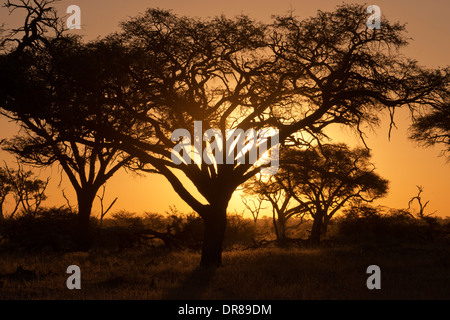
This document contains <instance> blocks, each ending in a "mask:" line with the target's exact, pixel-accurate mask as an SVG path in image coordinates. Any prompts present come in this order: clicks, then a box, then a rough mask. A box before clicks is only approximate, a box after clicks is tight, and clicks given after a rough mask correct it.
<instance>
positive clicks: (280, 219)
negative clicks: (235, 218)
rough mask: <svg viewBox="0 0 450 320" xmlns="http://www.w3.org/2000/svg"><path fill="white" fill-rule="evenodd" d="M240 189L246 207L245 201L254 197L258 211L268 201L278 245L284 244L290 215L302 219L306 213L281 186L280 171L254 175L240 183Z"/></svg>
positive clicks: (249, 200) (250, 200)
mask: <svg viewBox="0 0 450 320" xmlns="http://www.w3.org/2000/svg"><path fill="white" fill-rule="evenodd" d="M281 170H283V168H281ZM242 190H243V193H244V196H243V201H244V204H245V205H246V207H247V208H249V205H247V204H246V203H247V202H252V201H253V199H255V198H256V203H258V205H257V206H255V207H256V209H257V212H258V213H259V211H260V209H261V207H262V206H263V204H264V203H269V205H270V206H271V207H272V222H273V226H274V230H275V235H276V237H277V241H278V243H279V244H280V245H284V244H285V243H286V240H287V233H286V231H287V230H286V229H287V226H286V225H287V222H288V220H289V219H290V218H292V217H300V218H301V221H302V220H303V217H304V216H305V215H306V214H307V213H308V211H307V210H306V208H305V207H304V206H303V205H301V204H299V203H298V202H297V201H296V200H295V197H294V196H293V194H292V193H291V192H288V190H286V189H285V188H284V187H283V184H282V183H281V182H280V171H279V172H278V173H277V174H276V175H274V176H270V177H262V176H261V175H258V176H254V177H252V178H251V179H249V180H248V181H246V182H245V183H244V184H243V185H242ZM244 199H245V200H244ZM255 221H256V219H255Z"/></svg>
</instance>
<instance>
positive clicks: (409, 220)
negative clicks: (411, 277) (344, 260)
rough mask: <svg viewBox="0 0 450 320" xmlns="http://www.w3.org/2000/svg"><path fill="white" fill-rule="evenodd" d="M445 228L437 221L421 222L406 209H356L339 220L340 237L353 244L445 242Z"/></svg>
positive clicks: (431, 219) (427, 218)
mask: <svg viewBox="0 0 450 320" xmlns="http://www.w3.org/2000/svg"><path fill="white" fill-rule="evenodd" d="M445 228H447V227H446V225H445V224H442V223H439V221H438V219H437V218H433V217H426V218H423V219H418V218H415V217H413V216H412V215H411V214H410V213H409V212H408V211H405V210H391V211H389V212H388V213H383V212H382V210H381V209H377V208H373V207H368V206H362V207H353V208H350V209H349V210H347V211H346V212H345V215H344V216H343V217H342V218H341V219H340V220H339V227H338V233H337V237H338V238H341V239H343V240H347V241H351V242H357V243H358V242H375V243H381V242H384V243H387V242H389V243H399V242H405V243H408V242H423V241H428V240H438V239H442V238H443V237H444V236H445V235H446V234H448V232H445Z"/></svg>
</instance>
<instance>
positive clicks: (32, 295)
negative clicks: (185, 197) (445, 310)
mask: <svg viewBox="0 0 450 320" xmlns="http://www.w3.org/2000/svg"><path fill="white" fill-rule="evenodd" d="M199 260H200V254H199V252H193V251H188V250H182V251H167V250H163V249H139V250H138V249H134V250H127V251H121V252H112V253H107V252H89V253H77V252H75V253H66V254H64V255H58V254H56V253H46V254H44V253H39V254H30V253H29V254H23V253H1V260H0V275H1V276H0V299H27V300H29V299H58V300H59V299H89V300H91V299H127V300H128V299H133V300H135V299H257V300H260V299H283V300H287V299H295V300H299V299H450V274H449V272H450V251H449V249H448V248H447V247H443V246H438V245H433V246H432V245H426V246H418V245H416V246H410V247H406V246H403V247H396V248H392V247H391V248H370V247H349V246H334V247H325V246H322V247H315V248H289V249H281V248H262V249H249V250H232V251H227V252H225V253H224V258H223V261H224V266H223V267H221V268H218V269H217V270H215V271H208V270H202V269H200V268H198V263H199ZM73 264H75V265H78V266H79V267H80V268H81V283H82V284H81V290H69V289H67V287H66V279H67V277H68V276H69V274H66V269H67V267H68V266H69V265H73ZM373 264H375V265H378V266H379V267H380V268H381V290H369V289H367V287H366V280H367V278H368V276H369V275H368V274H366V269H367V267H368V266H369V265H373ZM18 266H22V267H23V268H24V269H27V270H32V271H33V272H31V273H30V274H28V275H27V276H25V275H23V276H22V275H21V274H18V273H17V272H16V269H17V267H18Z"/></svg>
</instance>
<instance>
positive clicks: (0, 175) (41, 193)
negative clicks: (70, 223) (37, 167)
mask: <svg viewBox="0 0 450 320" xmlns="http://www.w3.org/2000/svg"><path fill="white" fill-rule="evenodd" d="M49 180H50V178H47V179H46V180H45V181H44V180H41V179H38V178H37V177H35V176H34V174H33V172H32V171H29V170H28V171H27V170H25V169H24V168H23V166H22V165H21V164H20V163H19V162H18V168H17V169H16V170H14V169H11V168H9V167H8V166H7V165H5V167H4V168H0V219H4V218H6V215H5V211H4V205H5V203H6V200H7V197H8V196H10V197H11V198H12V199H13V200H14V205H12V210H11V211H10V212H8V215H7V216H8V218H11V219H12V218H14V216H15V214H16V213H17V212H18V210H19V208H22V212H23V213H24V214H28V215H35V214H36V213H37V212H38V210H39V208H40V206H41V204H42V201H44V200H45V199H47V196H46V195H45V190H46V188H47V185H48V182H49Z"/></svg>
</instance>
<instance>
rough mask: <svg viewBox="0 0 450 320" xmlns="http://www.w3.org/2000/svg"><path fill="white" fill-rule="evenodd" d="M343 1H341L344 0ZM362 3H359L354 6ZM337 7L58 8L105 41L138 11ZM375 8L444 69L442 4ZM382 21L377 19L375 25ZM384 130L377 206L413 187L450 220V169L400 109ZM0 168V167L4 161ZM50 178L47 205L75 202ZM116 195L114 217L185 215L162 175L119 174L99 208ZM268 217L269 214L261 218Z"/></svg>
mask: <svg viewBox="0 0 450 320" xmlns="http://www.w3.org/2000/svg"><path fill="white" fill-rule="evenodd" d="M345 2H347V1H345ZM352 2H353V3H366V2H365V1H352ZM341 3H342V1H329V0H327V1H325V0H277V1H273V0H270V1H269V0H258V1H257V0H250V1H249V0H245V1H242V0H240V1H237V0H227V1H214V0H195V1H192V0H184V1H181V0H176V1H175V0H151V1H149V0H128V1H118V0H95V1H87V0H84V1H76V0H71V1H61V2H59V3H58V5H57V8H58V12H59V14H60V16H65V15H67V14H66V8H67V7H68V6H69V5H78V6H79V7H80V8H81V23H82V28H81V30H75V31H72V32H74V33H77V34H80V35H84V36H85V39H86V40H91V39H95V38H96V37H99V36H105V35H107V34H108V33H111V32H114V31H116V30H117V29H118V24H119V22H120V21H123V20H126V19H127V18H128V17H132V16H135V15H137V14H139V13H142V12H144V11H145V10H146V9H147V8H150V7H159V8H162V9H171V10H173V12H174V13H177V14H180V15H188V16H196V17H204V18H206V17H213V16H217V15H221V14H224V15H226V16H228V17H231V16H234V15H238V14H241V13H244V14H248V15H249V16H251V17H252V18H254V19H256V20H260V21H264V22H267V21H270V18H271V15H273V14H284V13H286V12H288V11H290V10H293V12H294V14H295V15H298V16H300V17H308V16H311V15H314V14H315V12H316V11H317V10H319V9H320V10H324V11H328V10H333V8H334V7H335V6H336V5H338V4H341ZM369 4H375V5H378V6H379V7H380V8H381V11H382V14H383V15H384V16H386V17H387V18H388V19H389V20H391V21H400V22H403V23H407V31H408V34H407V35H408V36H409V37H411V38H412V40H411V43H410V45H409V46H408V47H407V48H406V49H405V50H404V51H403V53H404V54H405V55H407V56H408V57H411V58H414V59H417V60H418V61H419V63H420V64H421V65H424V66H427V67H431V68H433V67H439V66H441V67H443V66H446V65H448V64H449V53H450V41H449V40H450V37H449V34H450V24H449V22H448V13H449V11H450V2H449V1H448V0H429V1H422V0H410V1H401V0H390V1H382V0H377V1H376V2H372V3H368V5H369ZM23 17H24V16H23V13H21V12H19V11H16V12H15V13H14V14H13V15H11V16H9V15H8V10H7V9H6V8H0V22H2V23H3V22H4V23H5V24H6V26H7V27H15V26H18V25H19V24H20V22H21V21H22V19H23ZM382 24H383V21H381V26H382ZM381 118H382V120H383V122H382V124H381V126H380V127H379V128H377V129H376V130H375V132H367V135H368V139H367V140H366V142H367V144H368V146H369V147H370V148H371V149H372V152H373V159H372V160H373V162H374V163H375V165H376V168H377V172H378V173H379V174H380V175H381V176H382V177H384V178H386V179H388V180H389V181H390V191H389V195H388V196H387V197H385V198H383V199H381V200H380V201H378V202H377V204H382V205H385V206H389V207H392V208H398V209H400V208H406V207H407V206H408V201H409V199H410V198H411V197H413V196H415V195H416V194H417V188H416V185H421V186H423V187H424V192H423V194H422V196H423V199H424V200H429V201H430V203H429V205H428V207H427V209H428V210H427V211H426V212H433V211H437V212H436V215H439V216H443V217H445V216H450V205H449V196H450V163H448V162H447V163H446V159H445V158H444V157H440V156H439V155H440V151H441V150H442V148H441V147H439V146H437V147H433V148H423V147H421V146H419V145H418V144H417V143H415V142H414V141H410V140H408V139H407V129H408V127H409V125H410V115H409V113H408V112H407V111H406V110H402V111H398V112H397V113H396V119H395V121H396V124H397V130H395V129H394V130H393V132H392V135H391V139H390V141H389V139H388V129H389V126H388V125H389V122H388V115H387V114H385V115H383V116H382V117H381ZM16 131H17V127H16V125H14V124H12V123H8V122H7V121H6V120H5V119H3V118H1V119H0V139H3V138H10V137H12V135H13V134H14V133H15V132H16ZM329 132H330V135H331V137H332V138H333V140H334V141H335V142H338V141H339V142H341V141H344V142H348V143H349V144H351V145H355V143H358V142H357V139H356V137H355V136H354V135H353V134H352V133H350V132H347V131H341V130H340V128H338V127H333V128H332V129H331V130H330V131H329ZM0 158H1V159H2V160H6V161H8V163H10V161H11V159H12V157H11V156H10V155H8V154H6V153H4V152H1V153H0ZM2 162H3V161H2ZM50 174H51V183H50V186H49V189H48V192H47V194H48V196H49V199H48V200H47V201H46V205H63V204H64V203H65V200H64V199H63V197H62V193H61V188H64V189H65V192H66V193H67V194H68V195H71V199H72V200H71V201H72V205H75V204H76V201H75V198H74V197H73V196H74V192H73V191H72V189H71V186H70V184H68V183H67V179H66V178H65V177H63V180H62V186H61V188H60V189H58V184H59V182H60V181H59V180H60V175H59V171H58V168H57V167H54V168H50V169H46V170H42V171H41V178H43V179H45V178H46V177H47V176H48V175H50ZM115 197H118V201H117V203H116V204H115V206H114V207H113V211H117V210H120V209H125V210H128V211H135V212H138V213H139V212H143V211H152V212H161V213H162V212H164V211H165V210H168V208H169V206H170V205H175V206H176V207H177V208H179V209H180V210H182V211H191V209H190V208H189V207H188V206H187V205H186V204H185V203H184V202H183V201H182V200H181V199H180V198H179V197H178V196H177V194H176V193H175V192H174V191H173V190H172V188H171V186H170V185H169V183H168V182H167V181H166V179H165V178H164V177H162V176H156V175H149V176H145V177H138V176H135V175H131V174H127V173H125V172H123V171H121V172H119V173H118V174H116V175H115V176H114V177H113V178H112V179H111V180H110V181H109V182H108V183H107V190H106V197H105V203H106V204H109V202H110V201H111V200H112V199H114V198H115ZM98 205H99V202H98V201H97V200H96V202H95V206H94V211H93V214H94V216H95V215H96V214H97V213H98V207H99V206H98ZM242 210H243V206H242V204H241V199H240V196H239V194H238V193H235V196H234V197H233V199H232V201H231V203H230V206H229V212H234V211H237V212H238V213H241V212H242ZM266 214H270V212H267V213H266Z"/></svg>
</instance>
